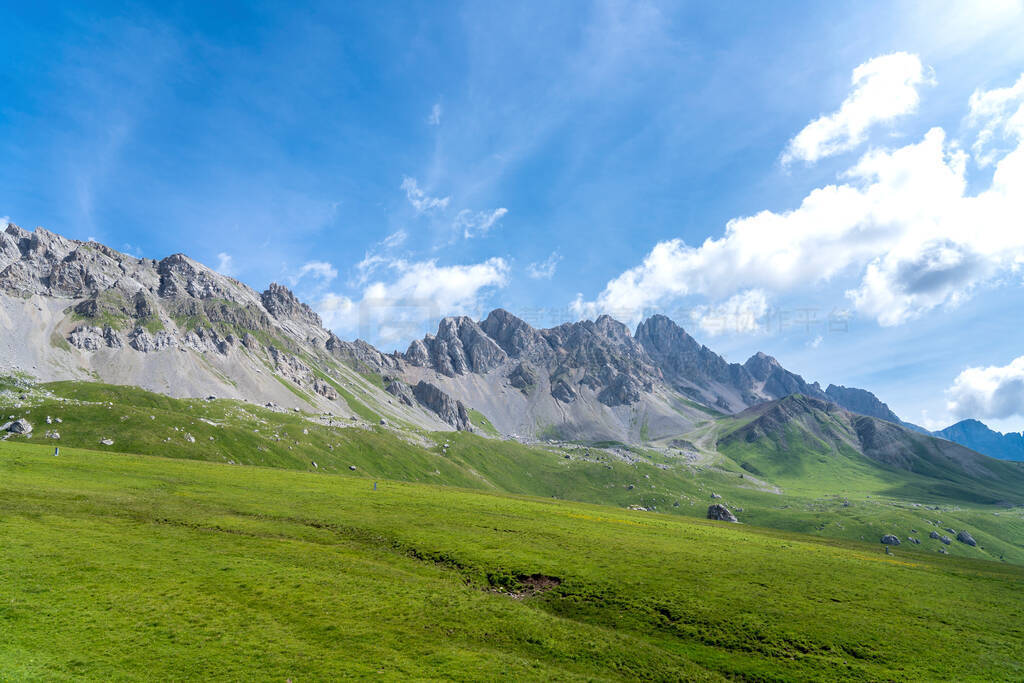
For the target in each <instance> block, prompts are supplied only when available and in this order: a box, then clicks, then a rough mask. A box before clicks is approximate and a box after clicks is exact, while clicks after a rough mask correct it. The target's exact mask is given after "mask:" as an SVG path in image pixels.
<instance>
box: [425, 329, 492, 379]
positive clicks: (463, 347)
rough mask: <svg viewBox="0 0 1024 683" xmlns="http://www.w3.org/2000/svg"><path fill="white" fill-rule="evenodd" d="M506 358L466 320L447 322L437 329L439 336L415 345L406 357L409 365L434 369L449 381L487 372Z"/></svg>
mask: <svg viewBox="0 0 1024 683" xmlns="http://www.w3.org/2000/svg"><path fill="white" fill-rule="evenodd" d="M507 357H508V356H507V354H506V353H505V352H504V351H503V350H502V349H501V347H500V346H498V345H497V344H496V343H495V342H494V340H493V339H491V338H490V337H488V336H487V334H486V333H485V332H484V331H483V330H482V329H480V326H479V325H477V324H476V323H475V322H473V321H472V320H470V319H469V318H467V317H465V316H460V317H458V318H445V319H444V320H442V321H441V323H440V324H439V325H438V327H437V336H434V337H431V336H429V335H428V336H427V337H426V338H425V339H423V340H422V341H420V340H417V341H414V342H413V343H412V344H411V345H410V346H409V350H408V351H407V352H406V354H405V360H407V361H408V362H409V363H411V364H413V365H419V366H423V367H432V368H434V369H435V370H437V371H438V372H439V373H441V374H442V375H447V376H448V377H455V376H456V375H464V374H466V373H470V372H476V373H484V372H487V371H488V370H491V369H492V368H494V367H497V366H498V365H499V364H500V363H502V362H503V361H504V360H505V359H506V358H507Z"/></svg>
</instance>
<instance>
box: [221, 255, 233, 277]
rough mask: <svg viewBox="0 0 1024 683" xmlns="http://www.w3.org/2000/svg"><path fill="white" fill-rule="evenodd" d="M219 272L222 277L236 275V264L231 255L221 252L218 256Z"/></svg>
mask: <svg viewBox="0 0 1024 683" xmlns="http://www.w3.org/2000/svg"><path fill="white" fill-rule="evenodd" d="M217 272H218V273H220V274H221V275H234V274H235V264H234V259H232V258H231V254H228V253H225V252H223V251H222V252H220V253H219V254H217Z"/></svg>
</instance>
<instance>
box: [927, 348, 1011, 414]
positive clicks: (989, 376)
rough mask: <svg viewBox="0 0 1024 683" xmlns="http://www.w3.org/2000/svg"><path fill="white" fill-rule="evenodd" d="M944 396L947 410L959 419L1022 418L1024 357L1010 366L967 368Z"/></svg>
mask: <svg viewBox="0 0 1024 683" xmlns="http://www.w3.org/2000/svg"><path fill="white" fill-rule="evenodd" d="M946 396H947V398H948V399H949V401H948V403H947V404H946V406H947V408H948V409H949V411H950V412H951V413H953V414H954V415H956V416H958V417H961V418H965V417H974V418H979V419H996V420H1000V419H1004V418H1008V417H1015V416H1019V417H1024V356H1020V357H1019V358H1015V359H1014V360H1013V361H1011V362H1010V364H1009V365H1003V366H989V367H979V368H967V369H966V370H964V371H963V372H961V373H960V374H959V375H958V376H957V378H956V379H955V380H954V381H953V386H951V387H950V388H949V389H947V390H946Z"/></svg>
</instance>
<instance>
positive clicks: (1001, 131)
mask: <svg viewBox="0 0 1024 683" xmlns="http://www.w3.org/2000/svg"><path fill="white" fill-rule="evenodd" d="M967 120H968V122H969V123H970V124H971V125H973V126H976V127H977V128H979V130H978V137H977V138H976V139H975V141H974V145H973V146H972V147H971V151H973V152H974V159H975V161H976V162H977V163H978V166H980V167H982V168H984V167H985V166H990V165H991V164H992V163H994V162H995V161H996V160H997V159H998V158H1000V157H1001V156H1002V155H1003V154H1005V153H1006V151H1007V148H1006V145H1005V143H1007V142H1009V143H1011V144H1012V143H1013V142H1014V141H1017V140H1020V139H1021V138H1022V137H1024V74H1021V77H1020V78H1019V79H1018V80H1017V82H1016V83H1014V84H1013V85H1012V86H1009V87H1007V88H995V89H993V90H976V91H975V92H974V94H972V95H971V100H970V114H969V115H968V117H967ZM1001 142H1002V143H1004V144H1003V145H1000V143H1001Z"/></svg>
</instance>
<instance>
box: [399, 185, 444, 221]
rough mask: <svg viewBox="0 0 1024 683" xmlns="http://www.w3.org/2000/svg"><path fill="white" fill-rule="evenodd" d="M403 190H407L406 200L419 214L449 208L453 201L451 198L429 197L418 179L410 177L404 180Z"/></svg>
mask: <svg viewBox="0 0 1024 683" xmlns="http://www.w3.org/2000/svg"><path fill="white" fill-rule="evenodd" d="M402 189H403V190H405V196H406V198H407V199H408V200H409V203H410V204H412V207H413V208H414V209H416V212H417V213H427V212H429V211H435V210H437V209H444V208H446V207H447V206H448V202H449V201H451V197H430V196H428V195H427V193H426V192H424V191H423V190H421V189H420V186H419V183H417V182H416V179H415V178H411V177H409V176H406V177H405V178H403V179H402Z"/></svg>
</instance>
